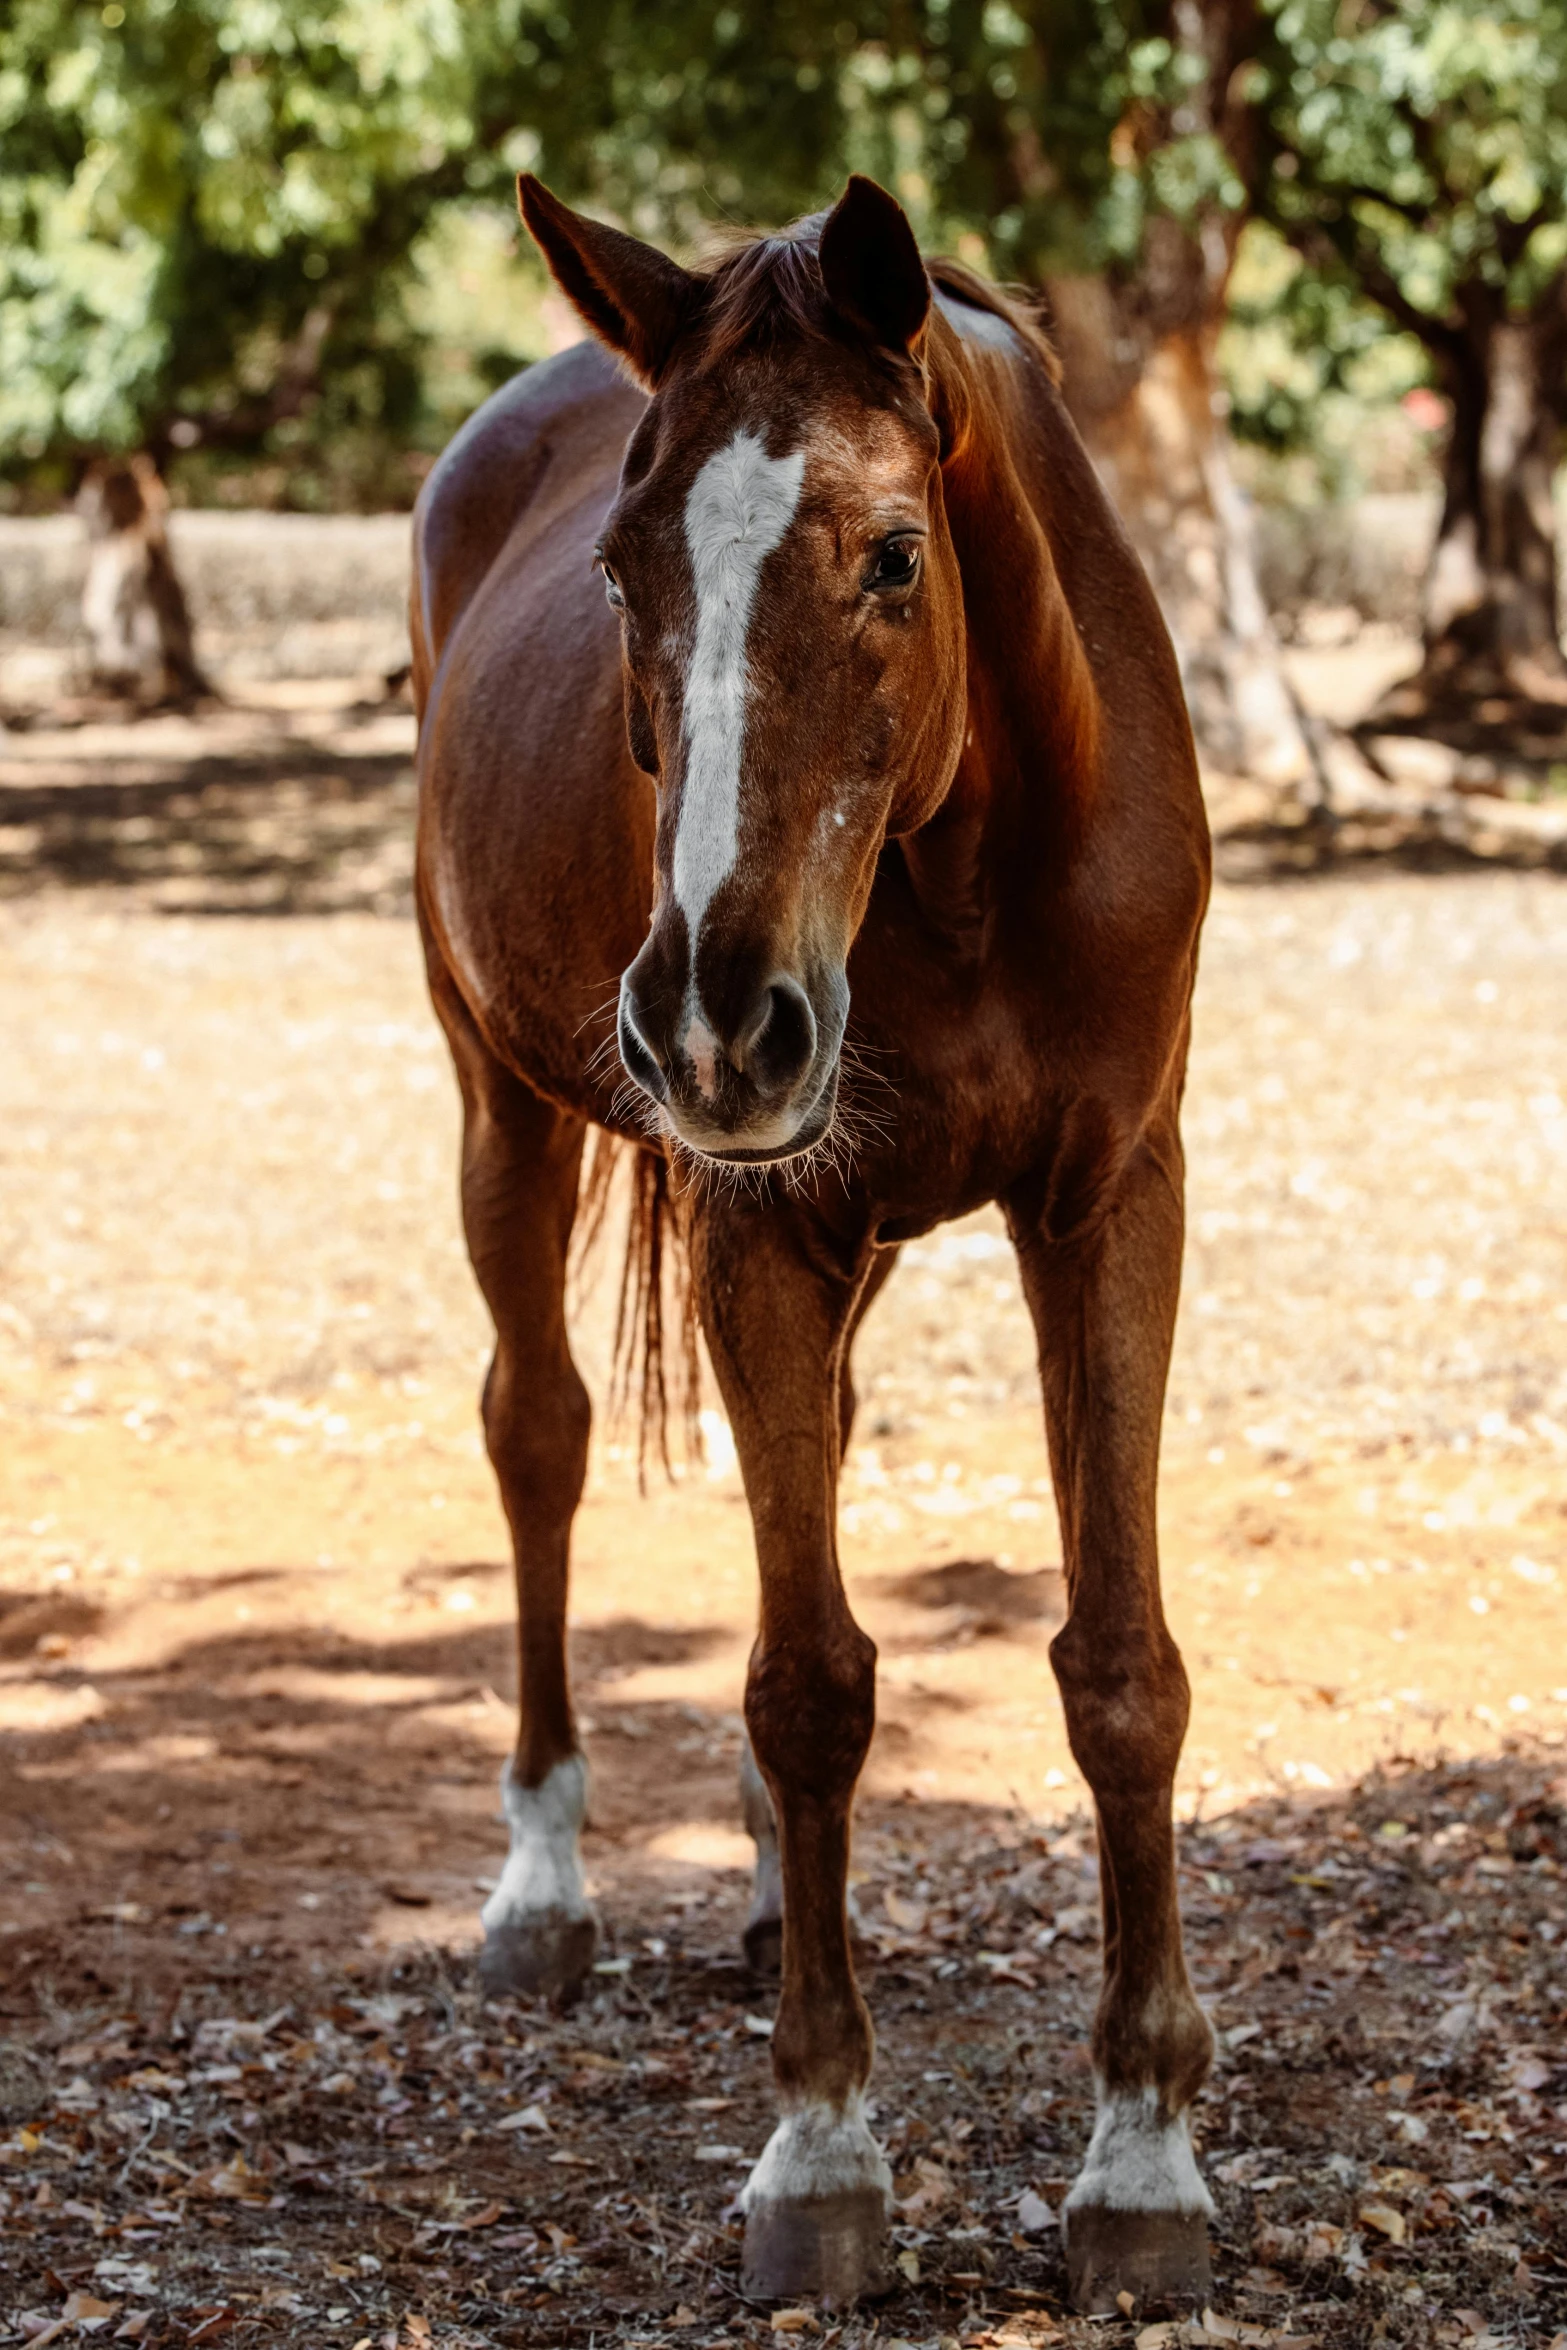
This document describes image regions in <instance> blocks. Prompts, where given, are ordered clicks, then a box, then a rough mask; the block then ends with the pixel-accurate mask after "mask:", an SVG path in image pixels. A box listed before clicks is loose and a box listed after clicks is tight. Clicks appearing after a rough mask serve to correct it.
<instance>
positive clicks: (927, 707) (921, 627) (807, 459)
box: [519, 178, 965, 1163]
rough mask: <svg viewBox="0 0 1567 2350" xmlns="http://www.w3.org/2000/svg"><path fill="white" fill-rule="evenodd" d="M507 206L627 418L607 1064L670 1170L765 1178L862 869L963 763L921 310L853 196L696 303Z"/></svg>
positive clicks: (681, 274) (596, 241)
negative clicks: (676, 1160)
mask: <svg viewBox="0 0 1567 2350" xmlns="http://www.w3.org/2000/svg"><path fill="white" fill-rule="evenodd" d="M519 195H520V201H521V206H522V212H523V217H524V220H525V221H526V223H527V225H528V227H529V229H530V230H531V232H532V234H533V236H534V238H535V239H536V240H537V242H538V244H539V246H540V247H541V249H542V251H543V253H544V256H545V259H546V260H547V262H548V263H549V266H550V269H551V271H552V273H553V274H554V276H555V278H556V280H557V282H558V283H559V285H560V286H561V288H562V290H563V291H564V292H565V293H566V294H567V296H568V297H569V298H570V299H571V301H572V302H573V303H574V304H575V306H576V308H577V309H578V311H579V312H580V313H581V315H582V317H583V318H584V319H585V320H586V321H587V323H588V325H589V326H590V327H591V328H592V329H593V331H594V332H595V333H596V334H597V335H598V336H599V337H600V338H601V340H603V341H604V342H605V343H607V344H608V345H609V346H610V348H611V349H612V350H613V351H615V352H616V353H617V354H618V355H619V357H620V359H621V360H622V362H623V364H624V365H625V366H626V367H627V368H628V369H629V370H630V371H631V373H632V374H633V375H634V376H635V377H636V379H637V380H638V381H639V382H640V383H641V385H642V386H643V388H644V389H645V390H646V391H647V393H648V395H649V398H648V404H647V407H646V409H645V410H644V412H643V414H642V417H641V419H640V421H639V423H638V424H637V427H636V429H635V430H634V431H633V433H632V435H631V438H630V441H629V442H628V444H627V447H626V451H625V458H624V462H623V465H622V469H621V475H620V483H619V490H618V494H617V496H616V499H615V502H614V505H613V507H612V508H611V510H610V512H609V514H608V516H607V517H606V519H605V522H604V526H603V529H602V532H601V534H600V537H599V541H598V546H597V548H596V551H595V560H596V561H597V563H598V566H599V568H600V570H601V571H602V573H603V576H604V586H605V592H606V594H607V596H608V598H609V601H610V604H611V605H612V606H613V608H614V610H615V611H616V613H617V614H618V615H619V619H620V626H621V643H622V653H623V670H624V686H625V706H626V724H627V734H628V739H629V742H630V747H631V753H632V756H633V757H634V758H635V760H636V762H637V765H638V766H639V767H641V768H642V769H643V770H644V771H645V772H646V773H647V774H648V775H649V776H650V777H651V778H652V779H653V782H654V784H655V786H656V789H657V794H658V821H657V830H656V836H655V863H656V871H655V874H654V878H653V914H652V922H651V926H650V928H649V931H648V935H647V939H646V941H645V942H644V944H643V946H642V948H641V950H640V952H639V953H638V954H637V956H636V958H635V960H634V961H633V962H632V964H631V965H630V967H629V969H628V970H627V971H626V972H625V973H624V975H623V978H622V981H621V989H620V1004H619V1017H618V1038H619V1046H620V1054H621V1058H622V1060H623V1062H624V1064H625V1067H626V1071H627V1073H628V1075H629V1076H630V1077H631V1079H632V1080H633V1081H634V1083H635V1084H636V1086H637V1087H638V1088H639V1089H640V1091H641V1093H642V1094H643V1095H644V1096H646V1097H647V1099H648V1101H649V1102H650V1103H651V1104H652V1105H656V1110H655V1111H654V1113H653V1114H654V1115H655V1116H656V1117H657V1119H658V1121H659V1122H660V1124H661V1125H662V1126H663V1128H664V1130H665V1132H666V1133H667V1134H668V1135H669V1136H670V1137H671V1138H672V1139H673V1140H675V1141H676V1142H678V1143H681V1144H684V1145H685V1146H687V1147H688V1148H689V1149H690V1150H691V1151H693V1152H694V1153H696V1154H698V1155H699V1156H701V1157H704V1158H710V1159H718V1160H722V1161H726V1162H731V1163H733V1162H753V1163H765V1162H768V1161H772V1160H781V1159H788V1158H791V1157H794V1156H796V1155H798V1154H800V1153H802V1152H806V1151H808V1150H810V1149H811V1148H812V1147H813V1146H814V1145H815V1144H817V1143H818V1142H820V1141H821V1140H822V1138H823V1137H824V1136H825V1135H826V1134H827V1133H828V1131H829V1129H830V1128H831V1125H832V1122H833V1116H834V1111H835V1107H836V1103H837V1095H838V1081H839V1068H840V1058H841V1053H842V1048H843V1038H844V1028H845V1023H846V1021H847V1018H848V1010H849V984H848V976H847V965H848V958H849V951H850V948H851V946H852V944H853V941H854V937H855V933H856V932H857V930H858V928H859V926H860V923H861V920H862V918H863V916H864V913H865V908H866V904H867V901H868V899H869V896H870V891H871V884H872V880H873V878H874V875H875V870H876V864H877V859H878V857H879V856H880V854H881V851H882V848H883V846H884V844H885V842H886V841H887V840H888V839H889V838H890V837H895V836H897V835H899V834H902V833H906V832H910V831H913V830H915V829H916V828H917V827H918V826H920V825H922V824H924V823H925V822H926V821H927V820H928V818H929V817H930V816H931V815H932V813H933V812H934V810H935V809H936V808H937V807H938V806H939V804H940V802H941V800H942V799H943V797H944V796H945V794H946V792H947V789H948V787H949V785H950V783H951V780H952V777H953V774H954V772H955V770H956V767H957V763H958V758H959V755H960V752H961V749H962V742H963V729H964V712H965V664H964V617H963V600H962V591H961V586H960V582H959V577H958V565H957V558H956V556H955V554H954V551H953V546H952V540H951V537H950V534H949V532H948V529H947V523H946V517H945V512H944V509H943V503H942V474H941V466H942V459H943V456H944V454H945V453H946V447H945V444H946V441H947V440H948V438H949V437H950V429H951V427H950V421H949V420H946V419H944V418H943V417H942V416H941V415H940V413H939V410H940V402H939V400H938V399H937V398H935V397H934V395H933V391H932V384H931V379H930V373H929V369H928V366H927V364H926V357H927V342H928V332H929V330H928V319H929V309H930V286H929V281H928V279H927V277H926V274H925V269H924V265H923V263H922V262H921V259H920V256H919V251H918V248H917V246H916V244H915V242H914V237H913V233H912V231H911V230H910V227H909V224H908V221H907V220H906V218H905V217H904V214H903V212H902V211H901V209H900V208H899V206H898V205H897V204H896V203H895V202H894V201H893V199H892V198H891V197H890V196H888V195H887V194H885V193H884V192H883V190H881V189H880V188H878V187H876V186H875V184H874V183H873V182H871V181H869V180H865V179H859V178H856V179H852V180H851V181H850V182H849V185H848V187H847V189H846V191H845V193H844V195H843V196H842V197H841V199H840V200H839V202H838V204H837V205H836V206H835V208H834V209H833V210H832V211H831V212H830V213H828V214H827V215H825V216H824V217H819V218H817V219H814V220H811V221H806V222H803V223H801V224H800V225H799V226H798V227H797V228H795V229H794V230H792V231H790V232H789V233H787V234H786V235H783V236H778V237H770V238H763V239H761V240H759V241H757V242H753V243H750V244H748V245H746V246H745V247H743V248H741V249H739V250H737V251H736V252H734V253H732V254H731V255H729V256H728V257H727V258H726V259H724V260H721V261H720V262H718V263H717V264H716V265H715V266H714V267H712V268H711V269H708V270H706V271H703V272H694V271H690V270H686V269H683V268H681V267H679V266H678V265H677V264H676V263H674V262H673V261H670V260H669V259H667V258H666V256H664V255H663V254H661V253H659V252H658V251H657V250H656V249H655V248H653V247H651V246H649V245H645V244H642V243H640V242H639V241H638V240H637V239H636V238H633V237H629V236H625V235H623V234H622V233H621V232H620V231H618V230H615V229H611V228H607V227H605V226H604V225H602V224H601V223H598V222H595V221H590V220H587V219H584V218H583V217H582V216H580V215H579V214H577V213H574V212H571V211H570V210H568V209H567V208H566V207H565V206H564V205H562V204H560V203H559V202H557V200H556V199H555V198H554V197H553V196H552V195H551V194H550V193H549V192H548V190H547V189H545V188H544V187H543V186H542V185H541V184H540V183H539V182H538V181H537V180H535V179H532V178H524V179H523V180H522V182H521V183H520V188H519Z"/></svg>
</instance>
